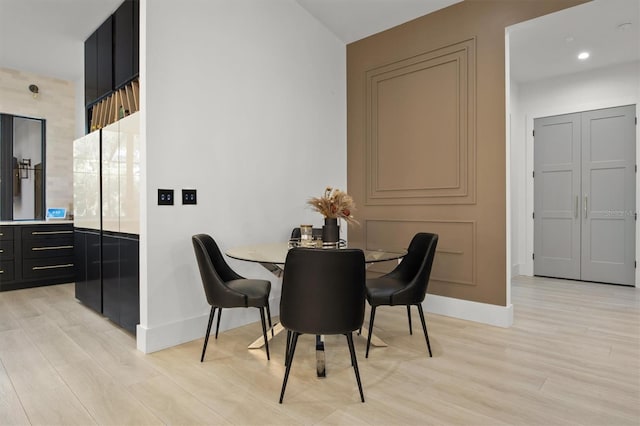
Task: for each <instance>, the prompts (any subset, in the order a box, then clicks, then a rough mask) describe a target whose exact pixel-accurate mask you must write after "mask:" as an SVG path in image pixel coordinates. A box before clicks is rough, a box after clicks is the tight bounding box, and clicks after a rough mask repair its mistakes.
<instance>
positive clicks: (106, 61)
mask: <svg viewBox="0 0 640 426" xmlns="http://www.w3.org/2000/svg"><path fill="white" fill-rule="evenodd" d="M97 32H98V52H97V55H98V98H99V97H102V96H104V95H106V94H108V93H109V92H111V91H112V90H113V18H112V17H109V18H108V19H107V20H106V21H104V23H103V24H102V25H100V28H98V31H97Z"/></svg>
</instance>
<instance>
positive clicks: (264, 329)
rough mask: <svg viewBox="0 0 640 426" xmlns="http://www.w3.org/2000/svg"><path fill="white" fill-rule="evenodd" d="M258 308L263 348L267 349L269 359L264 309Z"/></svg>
mask: <svg viewBox="0 0 640 426" xmlns="http://www.w3.org/2000/svg"><path fill="white" fill-rule="evenodd" d="M258 310H259V311H260V322H262V336H263V337H264V348H265V349H266V350H267V359H268V360H270V359H271V357H270V356H269V339H267V324H266V322H265V320H264V311H265V310H266V309H263V308H258ZM218 315H220V314H218ZM218 319H220V316H218Z"/></svg>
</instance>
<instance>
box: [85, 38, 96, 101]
mask: <svg viewBox="0 0 640 426" xmlns="http://www.w3.org/2000/svg"><path fill="white" fill-rule="evenodd" d="M96 99H98V32H97V31H96V32H95V33H93V34H91V36H89V38H88V39H87V41H85V42H84V102H85V105H89V104H90V103H91V102H93V101H94V100H96Z"/></svg>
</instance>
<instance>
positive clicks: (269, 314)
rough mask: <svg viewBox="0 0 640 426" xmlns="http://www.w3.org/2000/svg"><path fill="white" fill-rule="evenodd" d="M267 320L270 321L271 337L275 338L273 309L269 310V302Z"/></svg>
mask: <svg viewBox="0 0 640 426" xmlns="http://www.w3.org/2000/svg"><path fill="white" fill-rule="evenodd" d="M267 318H268V319H269V328H270V329H271V337H275V333H274V332H273V324H272V323H271V308H269V302H268V301H267Z"/></svg>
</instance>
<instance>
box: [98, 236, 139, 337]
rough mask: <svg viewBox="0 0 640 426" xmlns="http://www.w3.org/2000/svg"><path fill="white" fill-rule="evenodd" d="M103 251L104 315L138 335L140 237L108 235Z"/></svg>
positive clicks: (104, 240) (103, 242)
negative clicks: (136, 330)
mask: <svg viewBox="0 0 640 426" xmlns="http://www.w3.org/2000/svg"><path fill="white" fill-rule="evenodd" d="M102 250H103V251H102V268H103V269H102V286H103V292H102V295H103V314H104V315H105V316H106V317H107V318H109V319H110V320H111V321H113V322H115V323H117V324H119V325H120V326H122V327H123V328H125V329H127V330H129V331H131V332H133V333H135V329H136V325H137V324H138V323H139V322H140V290H139V289H140V280H139V262H138V257H139V243H138V236H136V235H126V234H117V233H109V232H105V233H104V234H103V236H102Z"/></svg>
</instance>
